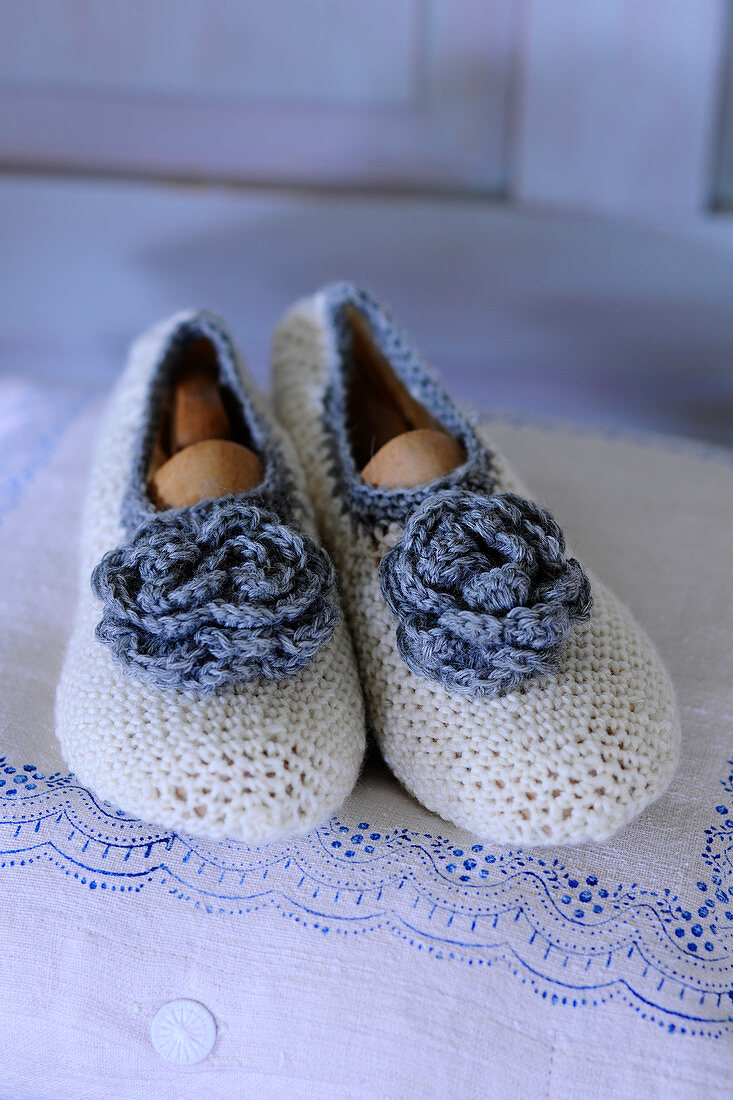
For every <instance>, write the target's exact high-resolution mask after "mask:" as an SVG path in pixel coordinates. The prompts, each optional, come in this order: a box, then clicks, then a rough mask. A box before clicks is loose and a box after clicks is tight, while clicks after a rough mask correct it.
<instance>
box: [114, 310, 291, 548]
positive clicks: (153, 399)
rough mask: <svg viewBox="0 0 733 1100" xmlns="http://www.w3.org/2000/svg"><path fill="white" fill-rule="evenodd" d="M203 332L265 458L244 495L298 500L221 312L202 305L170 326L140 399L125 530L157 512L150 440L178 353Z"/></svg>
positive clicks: (234, 402) (243, 421) (240, 416)
mask: <svg viewBox="0 0 733 1100" xmlns="http://www.w3.org/2000/svg"><path fill="white" fill-rule="evenodd" d="M202 336H203V337H206V338H207V339H208V340H210V341H211V343H212V344H213V346H214V347H215V349H216V358H217V365H218V375H219V377H218V381H219V385H220V387H221V389H222V391H223V392H224V393H226V394H228V395H229V397H230V399H231V401H230V404H231V411H232V412H233V413H234V415H235V417H236V418H237V419H238V420H239V422H240V426H241V428H242V430H243V433H244V434H245V435H246V436H248V437H249V446H251V448H252V450H254V451H255V452H256V453H257V454H258V455H259V456H260V458H261V459H262V462H263V466H264V471H263V476H262V480H261V482H260V484H259V485H258V486H257V488H256V489H255V490H252V491H250V493H249V494H244V495H245V496H246V495H249V496H250V497H253V498H254V497H257V498H264V499H267V498H272V500H273V502H274V501H275V499H291V500H293V501H295V503H296V504H298V501H297V493H296V492H295V486H294V484H293V480H292V477H291V475H290V472H289V470H288V468H287V465H286V463H285V460H284V458H283V455H282V453H281V451H280V447H279V445H278V443H277V440H276V439H275V437H274V435H273V432H272V430H271V428H270V425H269V423H268V421H267V418H266V417H265V416H263V415H262V414H261V413H260V412H259V409H258V408H257V407H256V405H255V403H254V402H253V401H252V399H251V396H250V394H249V393H248V391H247V387H246V386H245V384H244V383H243V381H242V376H241V373H240V369H239V357H238V355H237V351H236V348H235V346H234V342H233V340H232V338H231V337H230V335H229V333H228V331H227V328H226V326H225V324H224V322H223V321H222V320H221V318H220V317H217V315H216V314H215V313H212V312H210V311H209V310H206V309H202V310H198V311H197V312H196V313H193V314H191V315H190V316H189V317H187V318H186V319H185V320H184V321H182V322H181V323H180V324H178V325H177V326H176V327H175V328H174V329H173V331H172V332H171V334H170V336H169V337H168V339H167V341H166V342H165V345H164V347H163V349H162V351H161V353H160V357H159V360H158V362H157V363H156V365H155V367H154V369H153V371H152V374H151V378H150V383H149V385H148V392H147V394H146V395H145V399H144V410H143V416H142V422H141V426H140V428H139V430H138V433H137V437H136V439H135V441H134V444H133V454H132V469H131V471H130V478H129V481H128V484H127V488H126V491H125V495H124V498H123V501H122V510H121V517H120V518H121V521H122V526H123V529H124V531H125V534H127V535H128V536H130V535H132V534H133V533H134V532H135V531H136V530H137V528H138V527H139V526H140V524H141V523H143V522H145V521H146V520H151V519H153V517H154V516H156V515H157V509H156V507H155V505H154V504H153V502H152V500H151V499H150V495H149V493H148V487H147V476H146V475H147V471H148V467H149V465H150V455H151V451H152V448H153V440H154V437H155V435H156V432H157V428H158V425H159V424H160V416H161V413H162V409H163V404H164V401H165V395H166V391H167V389H168V386H169V385H170V383H171V380H172V378H173V377H174V375H175V371H176V369H177V367H178V364H179V363H180V360H181V356H182V355H183V354H185V352H186V349H187V347H188V346H189V345H190V344H191V343H192V342H193V341H195V340H197V339H198V338H200V337H202Z"/></svg>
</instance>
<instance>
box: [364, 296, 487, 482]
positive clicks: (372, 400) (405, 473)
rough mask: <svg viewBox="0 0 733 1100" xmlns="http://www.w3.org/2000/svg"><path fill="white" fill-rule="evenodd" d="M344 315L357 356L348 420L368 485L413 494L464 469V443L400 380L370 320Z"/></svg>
mask: <svg viewBox="0 0 733 1100" xmlns="http://www.w3.org/2000/svg"><path fill="white" fill-rule="evenodd" d="M344 312H345V313H346V316H347V319H348V322H349V325H350V329H351V347H352V355H353V370H352V374H351V379H350V386H349V393H348V398H347V401H348V421H349V425H350V432H351V442H352V448H353V451H354V458H355V460H356V463H357V465H358V466H359V467H360V468H361V476H362V478H363V480H364V481H366V482H368V483H369V484H370V485H374V486H376V487H378V488H381V489H397V488H402V489H409V488H413V487H415V486H416V485H424V484H426V483H427V482H429V481H434V480H435V479H436V478H440V477H445V476H446V475H447V474H449V473H450V472H451V471H452V470H455V469H457V468H458V467H459V466H462V465H463V463H464V462H465V461H466V454H465V451H464V450H463V448H462V447H461V445H460V443H458V441H457V440H456V439H454V438H453V436H451V435H449V434H448V433H447V432H446V431H445V430H444V429H443V428H442V426H441V424H440V423H439V421H437V420H436V419H435V417H433V416H431V414H430V413H429V412H428V411H427V409H425V408H424V407H423V406H422V405H421V404H420V403H419V402H418V401H416V400H415V398H414V397H412V395H411V394H410V393H409V392H408V390H407V389H406V388H405V386H404V385H403V383H402V382H401V381H400V380H399V379H398V378H397V377H396V375H395V373H394V371H393V370H392V368H391V366H390V365H389V363H388V361H387V360H386V358H385V357H384V355H383V354H382V352H381V351H380V350H379V348H378V347H377V345H376V344H375V342H374V340H373V339H372V336H371V333H370V331H369V322H368V321H367V319H366V317H364V315H363V314H362V313H361V312H360V311H359V310H358V309H355V308H354V307H353V306H347V307H346V308H345V311H344Z"/></svg>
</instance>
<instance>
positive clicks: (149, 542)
mask: <svg viewBox="0 0 733 1100" xmlns="http://www.w3.org/2000/svg"><path fill="white" fill-rule="evenodd" d="M333 583H334V569H333V565H332V564H331V561H330V559H329V557H328V555H327V554H326V553H325V551H323V550H322V549H321V547H320V546H318V545H317V544H316V543H315V542H314V541H313V540H312V539H310V538H308V536H306V535H304V534H303V533H302V532H299V531H297V530H296V529H294V528H293V526H291V525H286V524H284V523H282V522H281V521H280V520H279V519H278V517H277V515H275V514H274V513H273V512H270V511H268V510H267V509H265V508H263V507H260V506H257V505H255V504H253V503H252V502H251V501H249V502H248V501H242V500H237V499H234V498H232V497H222V498H221V499H219V500H216V501H213V502H207V504H206V505H205V506H203V507H198V508H194V509H187V510H186V511H181V512H172V513H168V514H165V513H164V514H161V515H159V516H156V517H155V518H154V519H152V520H151V521H149V522H148V523H145V524H143V525H142V526H141V527H140V528H139V529H138V530H137V531H136V533H135V534H134V536H133V537H132V539H131V540H130V542H129V543H127V544H125V545H123V546H119V547H118V548H117V549H116V550H112V551H111V552H110V553H108V554H106V555H105V556H104V558H103V559H102V561H101V562H100V563H99V565H98V566H97V567H96V569H95V570H94V572H93V573H92V590H93V592H94V594H95V595H96V596H97V597H98V598H99V599H100V600H102V603H103V613H102V619H101V621H100V623H99V624H98V626H97V629H96V636H97V638H99V640H100V641H102V642H104V644H105V645H107V646H109V648H110V649H111V650H112V653H113V654H114V655H115V657H116V658H117V659H118V660H119V661H121V663H122V664H123V665H125V666H126V667H127V668H129V669H131V670H133V671H135V672H136V673H138V674H139V675H141V676H143V677H144V678H145V679H146V680H148V681H149V682H150V683H153V684H155V685H156V686H158V687H162V688H188V689H193V690H196V691H199V692H213V691H217V690H218V689H220V688H223V687H226V686H227V685H229V684H232V683H235V682H237V681H252V680H257V679H260V678H261V679H265V680H279V679H282V678H283V677H285V676H290V675H292V674H293V673H295V672H298V671H299V670H300V669H301V668H303V667H304V666H305V665H306V664H308V662H309V661H310V660H311V658H312V657H313V656H314V655H315V654H316V653H317V652H318V650H319V649H320V648H321V646H323V645H325V643H326V642H327V641H328V640H329V638H330V637H331V635H332V634H333V631H334V629H335V626H336V621H337V618H338V611H337V609H336V608H335V606H334V605H333V603H331V601H330V599H329V593H330V591H331V588H332V587H333Z"/></svg>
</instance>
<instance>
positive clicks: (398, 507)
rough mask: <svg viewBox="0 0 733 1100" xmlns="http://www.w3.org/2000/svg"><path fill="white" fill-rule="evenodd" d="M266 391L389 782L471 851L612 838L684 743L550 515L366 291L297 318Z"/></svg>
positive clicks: (343, 289)
mask: <svg viewBox="0 0 733 1100" xmlns="http://www.w3.org/2000/svg"><path fill="white" fill-rule="evenodd" d="M273 376H274V388H275V403H276V409H277V411H278V414H279V416H280V418H281V420H282V421H283V423H284V424H285V425H286V427H287V428H288V429H289V431H290V433H291V437H292V439H293V442H294V443H295V446H296V448H297V449H298V452H299V456H300V459H301V462H302V464H303V467H304V469H305V472H306V477H307V479H308V486H309V489H310V493H311V497H312V499H313V502H314V505H315V508H316V515H317V518H318V521H319V524H320V527H321V531H322V534H323V537H324V541H325V543H326V545H327V546H328V547H329V549H330V551H331V553H332V555H333V557H334V560H335V562H336V564H337V566H338V568H339V569H340V571H341V576H342V584H343V594H344V606H345V609H346V613H347V617H348V619H349V622H350V625H351V629H352V635H353V637H354V641H355V645H356V650H357V658H358V661H359V666H360V671H361V677H362V685H363V687H364V690H365V695H366V701H367V713H368V717H369V720H370V722H371V725H372V727H373V729H374V732H375V734H376V737H377V739H378V741H379V744H380V747H381V750H382V754H383V756H384V759H385V760H386V762H387V764H388V765H389V767H390V768H391V769H392V771H393V772H394V774H395V775H396V776H397V778H398V779H399V780H400V781H401V782H402V783H403V784H404V785H405V787H407V789H408V790H409V791H411V792H412V793H413V794H414V795H415V796H416V797H417V798H418V799H419V800H420V802H422V803H423V805H424V806H426V807H427V808H428V809H430V810H433V811H435V812H436V813H438V814H440V815H441V816H442V817H444V818H446V819H448V820H449V821H453V822H455V823H456V824H458V825H460V826H462V827H464V828H466V829H468V830H470V831H471V832H473V833H476V834H478V835H479V836H480V837H483V838H486V839H490V840H493V841H499V842H506V843H512V844H519V843H521V844H561V843H579V842H581V841H586V840H603V839H605V838H607V837H609V836H611V835H612V834H613V833H614V832H615V831H616V830H617V829H618V828H619V827H620V826H621V825H623V824H624V823H625V822H628V821H629V820H630V819H631V818H632V817H634V815H635V814H637V813H639V812H640V811H641V810H642V809H643V808H644V807H645V806H647V805H648V804H649V803H650V802H651V801H652V800H653V799H655V798H657V797H658V796H659V795H660V794H661V793H662V791H664V790H665V788H666V787H667V785H668V784H669V782H670V779H671V777H672V774H673V772H674V770H675V766H676V763H677V758H678V751H679V741H680V729H679V721H678V717H677V711H676V706H675V701H674V695H673V690H672V686H671V684H670V681H669V679H668V676H667V674H666V672H665V670H664V668H663V666H662V664H661V663H660V660H659V657H658V655H657V653H656V651H655V649H654V647H653V646H652V644H651V642H650V641H649V639H648V638H647V637H646V635H645V634H644V633H643V632H642V630H641V629H640V627H639V626H638V625H637V624H636V623H635V621H634V619H633V618H632V616H631V614H630V613H629V611H628V610H627V609H626V608H625V607H624V606H623V605H621V604H620V603H619V601H618V600H617V599H615V597H614V596H613V595H612V594H611V593H610V592H609V591H608V590H607V589H606V588H605V587H604V586H603V585H602V584H601V582H600V581H598V580H596V579H595V578H591V580H590V581H589V579H588V576H587V575H586V573H585V572H584V570H583V569H582V568H581V566H580V565H579V564H578V562H576V561H575V560H574V559H573V558H569V557H567V556H566V555H565V542H564V539H563V536H562V532H561V531H560V529H559V528H558V526H557V524H556V523H555V521H554V520H553V518H552V516H551V515H550V514H549V513H548V512H546V511H545V510H544V509H541V508H538V507H537V505H535V504H533V503H531V502H530V501H529V500H527V499H525V498H526V496H527V491H526V490H525V489H524V488H523V486H522V485H521V483H520V482H519V481H518V479H517V478H516V477H515V475H514V474H513V473H512V472H511V470H510V469H509V466H508V465H507V463H506V462H505V460H504V459H503V458H502V457H501V455H499V454H498V453H497V452H496V451H495V450H494V449H493V448H491V446H490V445H489V444H488V442H487V441H485V440H484V439H482V438H481V437H480V436H479V434H478V433H477V430H476V429H474V427H473V426H472V425H471V423H470V422H469V420H467V418H466V417H465V416H464V415H463V414H462V413H461V412H460V411H459V410H458V408H457V407H456V406H455V404H454V403H453V402H452V401H451V399H450V398H449V396H448V395H447V393H446V392H445V390H444V389H443V388H442V386H441V385H440V383H439V382H438V381H437V380H436V378H435V377H434V376H433V374H432V373H431V372H430V371H429V370H428V369H426V367H425V366H424V364H423V363H422V362H421V360H420V359H419V357H418V355H417V354H416V352H415V351H414V349H413V347H412V346H411V344H410V343H409V341H408V340H407V338H406V337H405V335H404V334H403V333H402V332H401V331H400V330H399V329H398V328H397V326H396V325H395V323H394V322H393V321H392V319H391V318H390V316H389V315H388V314H387V313H386V311H385V310H383V309H382V308H380V306H379V305H378V304H377V303H376V302H374V301H373V300H372V299H371V298H370V297H369V296H367V295H366V294H364V293H363V292H361V291H359V290H357V289H356V288H354V287H353V286H351V285H349V284H341V285H336V286H332V287H329V288H327V289H325V290H324V291H322V292H321V293H319V294H318V295H316V296H315V297H314V298H312V299H309V300H306V301H302V302H300V303H298V304H297V305H296V306H295V307H294V308H293V310H292V311H291V312H290V313H289V314H288V315H287V317H285V319H284V320H283V321H282V322H281V324H280V325H279V327H278V329H277V331H276V334H275V338H274V346H273ZM423 437H424V438H423ZM425 439H428V442H429V443H430V446H431V447H432V448H433V449H432V451H430V453H429V454H428V456H427V457H428V459H429V461H428V462H427V466H426V468H427V469H432V471H433V477H432V479H431V480H429V481H428V482H427V483H425V482H423V483H420V481H421V479H420V476H419V471H420V469H421V464H422V463H423V459H424V458H425V445H424V440H425ZM431 440H432V442H431ZM385 441H386V442H385ZM413 443H414V444H415V447H416V448H417V451H418V452H419V453H418V454H417V459H415V457H414V456H413V455H411V454H410V453H409V452H410V447H411V446H412V445H413ZM421 448H422V450H421ZM456 450H457V453H458V455H459V458H458V460H457V461H456V460H455V459H453V460H451V453H454V452H455V451H456ZM375 452H376V453H375ZM395 452H399V453H395ZM365 463H366V467H365V468H364V469H363V476H362V475H361V474H360V472H359V471H360V469H361V468H362V467H363V466H364V464H365ZM380 464H381V467H385V466H386V467H387V476H386V477H385V476H384V469H381V474H380ZM395 469H397V474H396V476H394V471H395ZM405 469H406V470H407V473H406V474H405ZM375 471H376V473H375ZM416 471H417V476H416ZM436 475H437V476H436ZM390 477H392V481H391V482H390ZM367 478H371V480H372V481H374V482H376V484H369V483H368V480H365V479H367ZM400 478H403V480H400ZM390 485H391V486H392V487H390ZM404 485H412V486H413V487H412V488H404V487H400V486H404ZM591 593H592V594H591ZM591 608H592V610H591Z"/></svg>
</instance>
